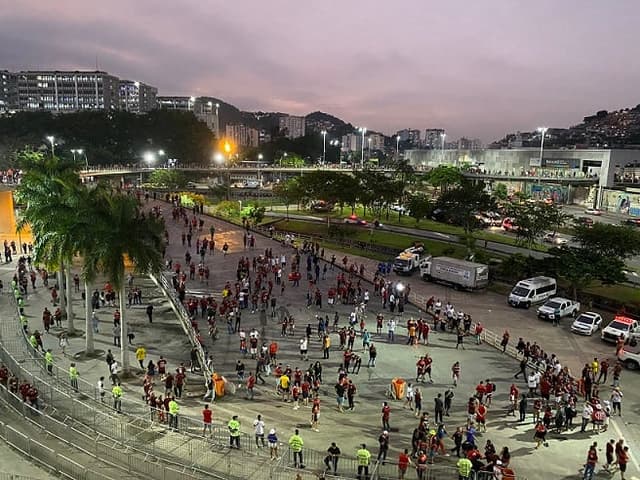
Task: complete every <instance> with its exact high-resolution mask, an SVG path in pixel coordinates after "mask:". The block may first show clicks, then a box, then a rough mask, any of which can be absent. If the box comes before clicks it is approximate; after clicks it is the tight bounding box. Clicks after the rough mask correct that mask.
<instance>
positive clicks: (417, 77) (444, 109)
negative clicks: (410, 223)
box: [0, 0, 640, 141]
mask: <svg viewBox="0 0 640 480" xmlns="http://www.w3.org/2000/svg"><path fill="white" fill-rule="evenodd" d="M0 8H2V12H3V13H2V16H1V17H0V69H2V68H5V69H9V70H19V69H39V68H42V69H45V68H57V69H65V68H73V69H76V68H77V69H93V68H95V64H96V57H97V58H98V63H99V67H100V69H103V70H107V71H109V72H110V73H113V74H115V75H117V76H119V77H121V78H129V79H132V80H139V81H143V82H146V83H149V84H151V85H154V86H157V87H158V89H159V91H160V92H159V93H160V94H161V95H171V94H181V95H211V96H215V97H219V98H221V99H224V100H225V101H228V102H229V103H232V104H235V105H236V106H238V107H239V108H241V109H245V110H276V111H285V112H289V113H293V114H306V113H309V112H312V111H315V110H322V111H325V112H328V113H331V114H334V115H336V116H338V117H340V118H343V119H344V120H346V121H350V122H351V123H353V124H357V125H366V126H367V127H368V128H370V129H374V130H379V131H383V132H385V133H393V132H395V131H396V130H397V129H400V128H419V129H425V128H436V127H441V128H446V129H447V132H448V135H450V136H451V137H450V138H457V137H459V136H467V137H480V138H482V139H483V140H485V141H490V140H493V139H496V138H500V137H502V136H503V135H504V134H505V133H507V132H511V131H517V130H532V129H534V128H535V127H537V126H539V125H548V126H557V127H563V126H569V125H571V124H575V123H578V122H579V121H581V119H582V117H583V116H585V115H588V114H591V113H593V112H595V111H596V110H599V109H609V110H613V109H616V108H621V107H627V106H635V105H636V104H638V103H640V94H639V90H638V85H640V62H639V61H638V58H640V55H639V54H640V52H639V50H640V42H638V34H637V33H636V32H637V19H638V18H640V2H636V1H631V0H617V1H615V2H602V1H594V0H561V1H557V0H555V1H553V0H538V1H536V2H520V1H516V0H483V1H479V2H478V1H474V2H472V1H469V0H466V1H464V0H452V1H450V2H436V1H431V0H398V1H397V2H384V1H381V0H368V1H364V0H342V1H335V0H333V1H332V0H325V1H324V2H311V1H300V0H270V1H259V0H244V1H233V2H231V1H220V0H200V1H194V0H181V1H179V2H176V1H173V2H166V1H163V0H135V1H123V0H110V1H108V2H99V3H98V2H87V1H76V0H56V1H55V2H44V1H42V0H21V1H20V2H9V0H0Z"/></svg>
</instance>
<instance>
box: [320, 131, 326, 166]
mask: <svg viewBox="0 0 640 480" xmlns="http://www.w3.org/2000/svg"><path fill="white" fill-rule="evenodd" d="M320 135H322V165H324V164H325V163H327V131H326V130H322V131H321V132H320Z"/></svg>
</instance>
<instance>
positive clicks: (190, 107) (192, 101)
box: [187, 97, 196, 110]
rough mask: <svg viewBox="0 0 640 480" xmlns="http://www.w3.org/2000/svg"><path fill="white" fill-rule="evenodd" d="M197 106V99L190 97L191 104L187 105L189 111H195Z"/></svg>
mask: <svg viewBox="0 0 640 480" xmlns="http://www.w3.org/2000/svg"><path fill="white" fill-rule="evenodd" d="M195 106H196V97H189V102H188V103H187V110H195Z"/></svg>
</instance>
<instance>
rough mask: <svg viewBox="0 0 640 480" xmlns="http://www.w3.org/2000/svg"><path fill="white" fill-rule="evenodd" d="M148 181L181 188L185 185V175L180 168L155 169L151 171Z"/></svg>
mask: <svg viewBox="0 0 640 480" xmlns="http://www.w3.org/2000/svg"><path fill="white" fill-rule="evenodd" d="M149 183H151V184H153V185H157V186H159V187H166V188H170V189H181V188H184V187H186V186H187V177H186V176H185V174H184V172H182V171H180V170H167V169H156V170H154V171H153V172H151V175H150V176H149Z"/></svg>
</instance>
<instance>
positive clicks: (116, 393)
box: [111, 382, 122, 413]
mask: <svg viewBox="0 0 640 480" xmlns="http://www.w3.org/2000/svg"><path fill="white" fill-rule="evenodd" d="M111 396H112V397H113V408H114V409H115V411H116V412H118V413H122V387H121V386H120V382H118V383H116V384H115V385H114V386H113V388H112V389H111Z"/></svg>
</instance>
